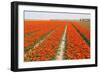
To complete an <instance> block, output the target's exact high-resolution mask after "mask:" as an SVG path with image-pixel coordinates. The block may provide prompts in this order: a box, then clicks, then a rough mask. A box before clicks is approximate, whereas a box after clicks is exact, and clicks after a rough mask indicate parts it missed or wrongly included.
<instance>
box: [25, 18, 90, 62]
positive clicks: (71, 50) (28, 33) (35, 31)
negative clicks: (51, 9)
mask: <svg viewBox="0 0 100 73" xmlns="http://www.w3.org/2000/svg"><path fill="white" fill-rule="evenodd" d="M81 23H82V22H80V21H71V20H70V21H69V20H25V21H24V61H25V62H30V61H52V60H78V59H89V58H90V49H91V48H90V29H89V28H88V27H87V26H83V25H84V24H81ZM88 25H89V24H88ZM86 27H87V28H86Z"/></svg>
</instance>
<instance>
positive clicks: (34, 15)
mask: <svg viewBox="0 0 100 73" xmlns="http://www.w3.org/2000/svg"><path fill="white" fill-rule="evenodd" d="M24 19H31V20H32V19H33V20H50V19H51V20H53V19H54V20H56V19H64V20H67V19H69V20H70V19H72V20H75V19H90V14H85V13H67V12H66V13H61V12H60V13H59V12H36V11H35V12H34V11H24Z"/></svg>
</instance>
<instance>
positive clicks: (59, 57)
mask: <svg viewBox="0 0 100 73" xmlns="http://www.w3.org/2000/svg"><path fill="white" fill-rule="evenodd" d="M66 30H67V26H66V27H65V30H64V33H63V36H62V38H61V42H60V45H59V48H58V52H57V56H56V59H57V60H62V59H63V54H64V49H65V44H66Z"/></svg>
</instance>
